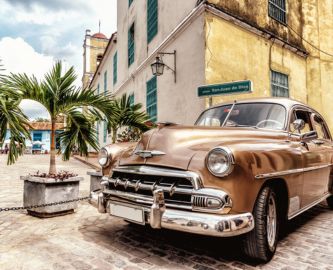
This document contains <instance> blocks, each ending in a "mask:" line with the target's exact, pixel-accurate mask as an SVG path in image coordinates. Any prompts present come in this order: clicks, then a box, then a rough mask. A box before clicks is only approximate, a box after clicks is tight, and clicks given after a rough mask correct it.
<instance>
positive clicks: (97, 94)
mask: <svg viewBox="0 0 333 270" xmlns="http://www.w3.org/2000/svg"><path fill="white" fill-rule="evenodd" d="M97 95H99V84H98V85H97Z"/></svg>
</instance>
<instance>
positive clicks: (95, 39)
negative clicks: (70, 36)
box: [82, 30, 109, 88]
mask: <svg viewBox="0 0 333 270" xmlns="http://www.w3.org/2000/svg"><path fill="white" fill-rule="evenodd" d="M108 42H109V39H108V38H107V37H106V36H105V35H104V34H102V33H100V32H99V33H96V34H93V35H91V34H90V30H86V35H85V39H84V43H83V77H82V86H83V88H86V87H88V86H89V84H90V81H91V79H92V77H93V76H94V73H95V72H96V69H97V67H98V65H99V63H100V62H101V61H102V58H103V54H104V52H105V48H106V46H107V45H108Z"/></svg>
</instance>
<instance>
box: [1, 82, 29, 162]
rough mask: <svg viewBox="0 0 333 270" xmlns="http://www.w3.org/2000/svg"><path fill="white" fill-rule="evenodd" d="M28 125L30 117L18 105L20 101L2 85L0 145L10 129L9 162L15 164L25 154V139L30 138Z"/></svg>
mask: <svg viewBox="0 0 333 270" xmlns="http://www.w3.org/2000/svg"><path fill="white" fill-rule="evenodd" d="M4 93H7V94H6V95H4ZM28 127H29V122H28V118H27V116H25V115H24V113H23V112H22V110H21V109H20V108H19V107H18V101H17V100H16V99H14V98H13V96H10V95H8V92H7V91H6V90H4V88H2V87H0V146H2V144H3V141H4V140H5V138H6V133H7V130H10V134H11V137H10V144H9V154H8V160H7V163H8V164H13V163H14V162H15V161H16V160H17V158H18V156H20V155H22V154H23V151H24V149H25V140H26V139H30V133H29V131H28Z"/></svg>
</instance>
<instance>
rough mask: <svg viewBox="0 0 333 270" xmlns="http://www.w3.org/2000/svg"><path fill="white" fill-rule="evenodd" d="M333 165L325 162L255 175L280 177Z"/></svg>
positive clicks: (257, 176) (260, 177) (257, 177)
mask: <svg viewBox="0 0 333 270" xmlns="http://www.w3.org/2000/svg"><path fill="white" fill-rule="evenodd" d="M332 165H333V164H325V165H318V166H312V167H307V168H301V169H293V170H286V171H279V172H272V173H263V174H257V175H256V176H255V178H256V179H264V178H270V177H278V176H284V175H289V174H296V173H304V172H310V171H315V170H319V169H324V168H328V167H331V166H332Z"/></svg>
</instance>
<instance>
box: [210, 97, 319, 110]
mask: <svg viewBox="0 0 333 270" xmlns="http://www.w3.org/2000/svg"><path fill="white" fill-rule="evenodd" d="M236 102H237V104H242V103H275V104H280V105H282V106H284V107H285V108H286V109H287V110H288V111H289V110H290V109H291V108H292V107H294V106H296V105H301V106H305V107H308V108H310V107H309V106H308V105H306V104H304V103H302V102H300V101H297V100H293V99H290V98H281V97H270V98H249V99H240V100H237V99H236ZM232 103H233V102H232V101H228V102H223V103H220V104H217V105H214V106H212V107H210V108H209V109H211V108H216V107H220V106H223V105H228V104H232ZM311 109H312V108H311ZM312 110H314V109H312ZM314 111H315V110H314Z"/></svg>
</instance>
